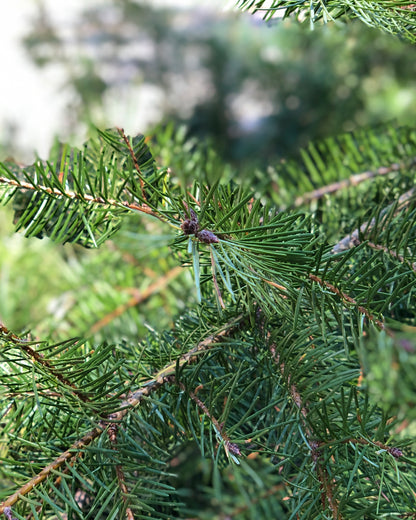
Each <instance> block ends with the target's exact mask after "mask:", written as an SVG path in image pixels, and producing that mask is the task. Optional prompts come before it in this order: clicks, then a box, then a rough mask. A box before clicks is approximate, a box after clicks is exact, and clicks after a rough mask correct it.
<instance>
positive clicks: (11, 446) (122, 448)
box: [0, 7, 416, 519]
mask: <svg viewBox="0 0 416 520" xmlns="http://www.w3.org/2000/svg"><path fill="white" fill-rule="evenodd" d="M403 11H404V12H403V14H402V15H401V16H402V18H403V20H404V21H405V23H406V24H408V23H409V22H408V19H407V16H408V14H409V15H410V16H413V11H412V9H411V8H410V7H409V9H407V10H406V9H403ZM410 19H411V18H410ZM396 32H397V31H396ZM149 147H150V148H149ZM415 148H416V143H415V131H414V130H413V129H412V128H410V127H399V128H395V127H394V126H383V127H377V128H375V129H373V130H368V129H367V130H360V131H356V132H354V133H350V134H346V135H341V136H339V137H336V136H331V137H330V138H328V139H327V140H325V141H320V142H318V143H316V144H311V145H309V146H308V147H307V148H305V149H303V150H302V151H301V152H300V153H299V156H298V157H300V159H298V160H296V159H293V160H289V161H287V162H281V163H278V164H277V165H275V166H273V167H270V168H269V169H268V170H267V175H264V174H263V175H262V174H257V182H256V183H253V182H251V184H252V186H250V187H247V186H246V185H245V183H244V180H241V179H239V176H238V175H236V172H235V170H234V169H233V167H232V166H227V165H224V162H223V159H222V158H220V157H219V156H218V155H217V154H215V152H214V151H213V149H212V148H211V147H210V146H204V145H203V144H202V145H201V144H196V142H195V141H189V140H187V139H186V137H184V135H183V133H181V131H179V132H176V131H174V130H173V129H172V127H168V128H167V129H158V130H157V131H155V132H154V138H153V139H152V140H149V139H147V138H144V137H143V136H141V135H139V136H135V137H129V136H127V135H126V134H125V132H124V131H123V130H121V129H114V130H109V131H105V132H102V131H97V132H93V131H91V137H90V139H89V140H88V141H87V142H86V144H85V145H84V146H83V147H81V148H79V149H77V148H75V147H72V146H69V145H62V144H59V143H57V144H56V145H55V146H54V147H53V149H52V150H51V154H50V157H49V158H48V160H47V161H42V160H40V159H37V160H36V161H35V163H34V164H33V165H32V166H29V167H21V166H20V165H18V164H17V163H16V162H15V161H12V160H8V161H4V162H3V163H2V165H1V170H0V181H1V190H2V191H1V197H2V201H3V202H5V203H7V202H11V203H12V205H13V211H14V222H15V226H16V228H17V229H18V230H22V231H24V232H25V235H26V236H27V237H37V238H42V237H50V238H51V239H52V240H54V241H55V242H57V243H66V244H67V245H66V246H65V248H64V249H62V250H61V251H62V254H61V255H57V256H56V257H55V258H57V261H59V262H60V265H61V266H62V269H61V273H60V275H61V276H60V278H59V279H58V280H57V281H55V280H52V282H53V283H54V284H56V291H57V295H59V297H58V296H57V299H56V300H55V301H54V307H53V308H52V309H51V311H52V312H51V314H50V316H48V318H47V319H46V320H45V319H44V320H42V322H41V323H40V324H39V327H31V329H32V330H31V333H29V334H28V333H24V332H22V331H21V330H19V329H23V327H24V325H25V323H24V321H22V323H21V325H20V326H15V327H13V329H14V330H12V328H11V327H10V325H9V323H8V322H6V321H5V320H4V321H5V322H4V323H3V324H2V325H1V336H2V338H1V341H2V349H1V356H2V364H1V368H2V373H1V378H2V392H3V398H2V402H3V405H2V406H3V408H2V411H1V415H2V425H3V432H2V435H3V438H2V441H3V448H2V465H1V466H0V471H1V474H2V481H1V482H2V487H3V490H2V494H3V496H4V501H3V503H2V505H1V506H0V507H1V509H0V510H1V511H2V512H3V513H4V514H5V516H6V517H7V518H12V517H15V518H28V517H34V518H91V517H94V518H120V517H123V515H125V516H127V517H128V518H172V517H173V518H191V517H196V518H230V517H231V518H232V517H235V518H254V517H256V518H259V517H261V518H269V517H270V516H272V515H273V516H276V517H282V518H284V517H287V518H297V517H299V518H334V519H335V518H337V519H341V518H346V519H347V518H348V519H350V518H351V519H353V518H357V519H358V518H363V517H364V518H384V517H387V518H388V517H392V518H397V517H398V518H400V517H401V518H412V517H414V516H415V513H414V511H415V509H416V508H415V498H414V492H413V490H414V489H415V477H414V472H413V466H414V441H413V430H414V410H413V402H414V394H415V390H414V381H413V376H412V374H413V371H414V355H413V354H414V349H415V341H414V327H415V322H414V321H415V299H414V292H415V258H414V257H415V233H416V231H415V229H416V228H415V210H414V198H415V190H414V180H415V179H414V177H415ZM252 178H253V177H252ZM253 186H254V189H253ZM271 187H273V188H274V189H273V190H271V189H270V188H271ZM29 243H30V242H29ZM69 244H71V245H69ZM68 246H69V247H68ZM97 246H101V247H100V248H99V249H97V250H96V251H94V252H93V254H84V253H83V252H82V250H81V249H80V248H82V247H84V248H95V247H97ZM48 247H49V248H50V252H51V253H50V254H51V255H55V254H57V253H56V252H57V251H58V252H59V249H57V246H54V245H52V244H50V245H49V246H48ZM59 247H62V246H59ZM139 255H141V256H139ZM58 257H59V260H58ZM53 259H54V257H53V256H52V258H46V259H45V262H46V264H45V267H43V266H41V268H44V269H45V271H44V272H45V275H44V276H45V277H46V276H47V272H48V271H47V270H46V268H47V266H48V264H49V262H50V265H53ZM146 264H147V265H146ZM180 265H182V268H181V267H179V266H180ZM22 267H24V268H26V269H28V272H29V273H34V272H35V271H36V270H37V269H38V265H36V264H35V265H33V264H31V261H30V259H27V260H25V262H24V263H23V264H22ZM106 271H107V272H109V273H111V276H112V278H113V284H108V285H106V284H103V283H102V280H103V279H106V276H105V274H106ZM161 272H163V275H161V274H160V273H161ZM190 272H191V273H192V277H191V276H189V273H190ZM98 273H99V274H98ZM80 280H82V284H79V281H80ZM173 280H175V281H176V282H177V284H176V285H175V284H174V285H173V288H171V289H170V290H169V291H165V290H164V287H166V286H167V284H170V287H172V281H173ZM71 283H76V284H77V287H83V289H84V290H83V291H81V292H80V291H79V290H78V294H76V295H74V293H71V290H70V289H71ZM26 287H27V286H26ZM26 287H25V286H23V288H22V289H21V290H25V289H26ZM131 287H135V290H131V289H130V288H131ZM155 293H158V294H159V296H157V298H156V300H153V304H149V306H148V307H147V306H146V307H144V308H143V307H142V308H140V309H138V308H137V306H138V304H140V303H141V302H143V301H144V300H146V299H147V298H148V297H149V296H150V295H152V294H155ZM20 294H22V293H20ZM18 295H19V293H18V291H17V290H16V292H15V293H14V294H12V295H11V299H12V300H14V301H21V299H22V298H21V297H20V298H19V296H18ZM171 300H175V303H172V301H171ZM176 300H179V302H177V301H176ZM175 308H176V309H177V310H178V311H179V312H178V317H177V318H176V319H175V323H174V325H173V326H172V327H171V326H170V323H171V321H172V317H171V314H170V313H171V311H172V310H173V309H175ZM144 311H146V314H145V317H144V319H143V316H141V314H142V313H143V312H144ZM147 311H148V312H147ZM156 320H158V321H159V322H160V323H159V326H158V328H157V330H155V328H154V327H152V326H151V324H152V323H155V322H156ZM145 326H146V327H147V328H148V329H150V331H149V332H148V334H147V335H146V336H144V334H143V327H145ZM75 331H76V332H77V333H78V335H79V337H77V338H76V339H68V338H70V337H71V336H72V335H73V333H74V332H75ZM138 336H140V338H142V339H140V340H139V341H138ZM10 488H13V491H14V490H15V492H13V491H12V492H11V491H10Z"/></svg>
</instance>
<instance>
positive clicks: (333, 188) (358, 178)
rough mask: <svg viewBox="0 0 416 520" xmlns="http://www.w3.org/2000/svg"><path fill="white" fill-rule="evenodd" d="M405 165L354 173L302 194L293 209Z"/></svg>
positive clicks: (414, 160)
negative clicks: (346, 177)
mask: <svg viewBox="0 0 416 520" xmlns="http://www.w3.org/2000/svg"><path fill="white" fill-rule="evenodd" d="M414 164H416V158H414V159H413V160H412V161H411V165H414ZM404 166H407V165H405V164H391V165H390V166H380V167H379V168H377V169H376V170H373V171H371V170H370V171H365V172H362V173H355V174H354V175H351V177H349V178H348V179H341V180H339V181H336V182H333V183H331V184H328V185H326V186H321V187H320V188H318V189H316V190H313V191H310V192H308V193H304V194H303V195H300V196H299V197H296V199H295V201H294V203H293V207H295V208H298V207H300V206H303V205H304V204H310V203H311V202H312V201H314V200H319V199H321V198H322V197H324V196H325V195H331V194H333V193H336V192H337V191H342V190H345V189H347V188H349V187H352V186H358V185H359V184H361V183H362V182H364V181H367V180H369V179H372V178H374V177H379V176H382V175H387V174H389V173H392V172H397V171H400V170H401V169H402V168H403V167H404Z"/></svg>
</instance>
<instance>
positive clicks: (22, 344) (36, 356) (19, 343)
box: [0, 323, 89, 403]
mask: <svg viewBox="0 0 416 520" xmlns="http://www.w3.org/2000/svg"><path fill="white" fill-rule="evenodd" d="M0 332H2V333H3V334H5V335H6V337H7V338H8V339H9V340H11V341H12V342H13V343H14V344H15V345H16V347H19V348H20V349H21V350H23V351H24V352H25V353H26V354H27V355H28V358H29V359H30V360H31V361H32V362H33V361H35V362H36V363H39V365H42V367H43V368H45V369H46V370H47V371H48V372H49V373H50V374H52V375H53V376H54V377H56V378H57V379H58V380H59V381H60V382H61V383H62V384H63V385H65V386H69V387H70V388H71V389H72V393H73V394H74V395H76V396H77V397H78V398H79V399H81V401H83V402H84V403H86V402H88V401H89V397H88V396H87V395H85V394H84V392H81V391H80V390H78V388H77V387H76V386H75V385H74V384H73V383H72V382H71V381H69V379H67V378H66V377H64V376H63V375H62V373H61V372H60V371H59V370H56V368H54V367H53V366H52V365H51V363H50V362H49V361H48V360H47V359H45V358H44V357H43V355H42V354H40V353H39V352H37V351H36V350H35V349H33V348H32V346H31V345H30V344H28V342H27V341H25V340H22V339H21V338H19V336H17V335H16V334H13V333H11V332H10V331H9V330H8V329H7V327H6V326H5V325H3V324H1V323H0Z"/></svg>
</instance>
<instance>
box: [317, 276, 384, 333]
mask: <svg viewBox="0 0 416 520" xmlns="http://www.w3.org/2000/svg"><path fill="white" fill-rule="evenodd" d="M309 278H310V279H311V280H312V281H313V282H316V283H318V284H319V285H320V286H321V287H325V288H326V289H329V290H330V291H331V292H332V293H333V294H336V295H337V296H338V297H339V298H340V299H341V301H343V302H345V303H348V304H350V305H353V306H354V307H356V308H357V310H358V311H359V312H361V314H364V316H365V317H366V318H367V319H368V320H369V321H371V322H372V323H374V324H375V325H377V326H378V327H379V328H380V329H381V330H385V331H386V332H387V333H389V330H388V329H387V328H386V326H385V324H384V322H383V321H381V320H379V319H378V318H376V317H375V316H373V315H372V314H371V313H370V312H369V311H368V309H366V308H365V307H363V306H362V305H359V304H358V303H357V302H356V301H355V300H354V298H351V296H349V295H348V294H346V293H345V292H343V291H341V290H340V289H338V288H337V287H335V286H334V285H332V284H331V283H329V282H327V281H326V280H322V279H321V278H319V276H316V275H314V274H310V275H309Z"/></svg>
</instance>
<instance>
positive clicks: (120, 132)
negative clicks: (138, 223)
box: [117, 128, 147, 201]
mask: <svg viewBox="0 0 416 520" xmlns="http://www.w3.org/2000/svg"><path fill="white" fill-rule="evenodd" d="M117 131H118V133H119V134H120V136H121V137H122V139H123V141H124V142H125V143H126V146H127V148H128V150H129V152H130V156H131V159H132V161H133V164H134V167H135V168H136V171H137V173H138V175H139V181H140V188H141V190H142V197H143V200H144V201H147V197H146V193H145V191H144V180H143V174H142V172H141V170H140V166H139V163H138V162H137V158H136V155H135V153H134V150H133V148H132V147H131V144H130V141H129V140H128V137H127V136H126V134H125V133H124V130H123V128H117Z"/></svg>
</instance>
